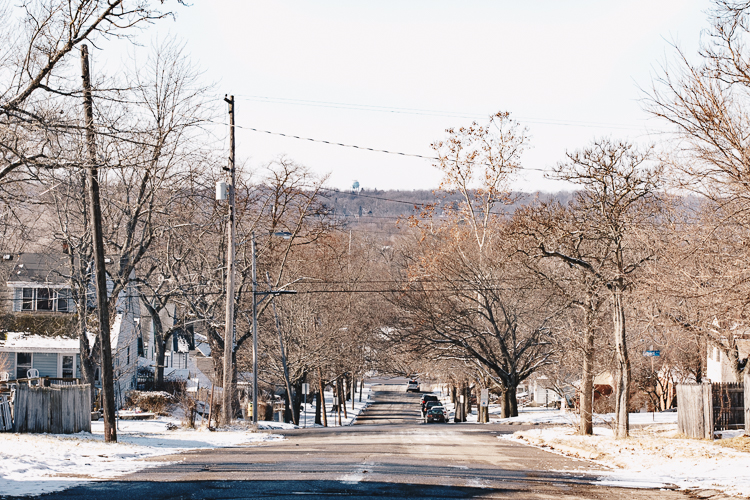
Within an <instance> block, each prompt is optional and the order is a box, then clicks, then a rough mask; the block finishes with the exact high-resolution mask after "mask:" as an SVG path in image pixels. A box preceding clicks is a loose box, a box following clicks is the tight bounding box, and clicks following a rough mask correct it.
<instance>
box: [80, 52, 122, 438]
mask: <svg viewBox="0 0 750 500" xmlns="http://www.w3.org/2000/svg"><path fill="white" fill-rule="evenodd" d="M81 77H82V79H83V110H84V116H85V120H86V121H85V127H86V149H87V152H88V156H89V168H88V169H87V180H88V190H89V208H90V210H91V232H92V234H91V239H92V240H93V244H94V269H95V273H96V301H97V302H96V303H97V307H96V312H97V314H98V319H99V342H100V344H99V345H100V346H101V374H102V409H103V410H104V441H106V442H108V443H116V442H117V426H116V422H115V418H116V415H115V390H114V389H115V385H114V377H113V373H112V371H113V369H114V368H113V366H112V345H111V342H110V338H109V335H110V326H109V301H108V300H107V270H106V269H105V267H104V237H103V235H102V206H101V202H100V199H99V169H98V168H97V161H96V136H95V135H94V111H93V104H92V100H91V77H90V75H89V49H88V47H87V46H86V45H83V46H81Z"/></svg>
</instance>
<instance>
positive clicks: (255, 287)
mask: <svg viewBox="0 0 750 500" xmlns="http://www.w3.org/2000/svg"><path fill="white" fill-rule="evenodd" d="M250 236H251V239H252V240H251V244H250V250H251V251H252V254H253V423H254V424H257V423H258V275H257V272H258V265H257V262H256V260H257V257H256V256H255V231H253V232H252V233H251V234H250Z"/></svg>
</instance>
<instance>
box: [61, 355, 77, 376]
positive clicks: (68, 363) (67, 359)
mask: <svg viewBox="0 0 750 500" xmlns="http://www.w3.org/2000/svg"><path fill="white" fill-rule="evenodd" d="M74 369H75V366H74V362H73V356H63V357H62V376H63V378H73V377H74V375H73V372H74V371H75V370H74Z"/></svg>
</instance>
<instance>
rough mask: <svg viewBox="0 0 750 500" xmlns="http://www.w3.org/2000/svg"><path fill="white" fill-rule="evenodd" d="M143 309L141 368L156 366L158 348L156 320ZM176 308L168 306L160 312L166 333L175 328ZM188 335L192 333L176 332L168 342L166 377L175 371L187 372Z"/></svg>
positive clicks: (165, 361)
mask: <svg viewBox="0 0 750 500" xmlns="http://www.w3.org/2000/svg"><path fill="white" fill-rule="evenodd" d="M140 308H141V323H140V324H141V337H142V339H143V349H142V350H141V351H140V352H141V358H140V360H139V363H140V365H141V366H149V367H153V366H156V348H155V344H154V320H153V318H152V317H151V316H150V315H149V313H148V310H147V309H146V307H145V306H143V304H140ZM175 314H176V307H175V305H174V304H172V303H170V304H167V307H165V308H164V309H162V310H161V311H160V312H159V319H160V321H161V324H162V327H163V328H164V330H165V331H168V330H169V329H171V328H173V327H174V324H175ZM187 334H192V331H190V332H175V334H173V335H172V336H171V338H170V340H169V341H168V342H167V349H166V352H165V353H164V376H165V377H168V376H169V374H170V373H172V372H174V371H175V370H187V369H188V368H189V367H188V358H189V353H190V344H189V342H188V339H187V338H186V337H187Z"/></svg>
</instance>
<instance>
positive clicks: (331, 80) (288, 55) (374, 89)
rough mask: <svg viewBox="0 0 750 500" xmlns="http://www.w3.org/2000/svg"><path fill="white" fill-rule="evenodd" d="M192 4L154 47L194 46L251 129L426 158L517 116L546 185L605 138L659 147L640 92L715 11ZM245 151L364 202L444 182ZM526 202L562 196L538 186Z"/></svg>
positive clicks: (524, 180) (538, 179)
mask: <svg viewBox="0 0 750 500" xmlns="http://www.w3.org/2000/svg"><path fill="white" fill-rule="evenodd" d="M193 3H194V5H193V6H192V7H189V8H178V9H177V13H178V15H177V19H176V21H175V22H171V21H167V22H162V23H158V24H157V25H156V26H154V28H153V29H150V30H148V32H147V33H144V36H147V37H149V38H153V37H154V36H156V35H157V33H158V36H163V35H166V34H167V33H168V32H169V33H172V34H174V35H177V36H178V37H180V38H183V39H184V40H185V42H186V44H187V51H188V52H189V53H190V54H191V55H192V57H193V59H194V61H195V64H197V65H199V66H200V67H202V68H203V69H204V70H205V76H206V79H207V80H212V81H216V82H217V83H218V85H217V87H216V88H217V93H218V94H219V95H220V96H223V94H224V93H227V94H234V95H235V96H236V98H237V108H236V109H237V115H236V116H237V124H238V125H240V126H247V127H254V128H259V129H264V130H270V131H275V132H282V133H287V134H294V135H299V136H304V137H312V138H316V139H322V140H328V141H335V142H343V143H348V144H356V145H360V146H366V147H372V148H379V149H388V150H393V151H400V152H405V153H416V154H422V155H431V154H432V152H431V150H430V147H429V145H430V143H431V142H432V141H434V140H436V139H440V138H442V137H444V135H445V134H444V129H446V128H448V127H452V126H460V125H463V124H468V123H470V122H471V119H472V117H476V118H478V119H480V121H481V120H482V119H483V118H482V117H484V116H487V115H489V114H491V113H493V112H496V111H501V110H502V111H509V112H511V113H512V114H513V116H514V117H516V118H517V119H519V120H520V121H521V122H522V123H525V124H527V125H528V127H529V129H530V132H531V136H532V141H531V150H530V151H529V152H527V153H526V154H525V156H524V164H525V165H526V166H527V167H531V168H537V169H544V168H549V167H550V166H552V165H554V164H555V163H556V162H557V161H559V160H561V159H562V157H563V154H564V151H565V150H566V149H575V148H579V147H582V146H585V145H586V144H587V143H588V142H589V141H590V140H591V139H592V138H593V137H595V136H602V135H611V136H613V137H617V138H619V137H624V138H630V139H632V140H635V141H643V142H653V141H657V140H659V136H658V135H654V134H653V131H655V130H658V129H660V128H663V124H660V123H658V122H655V121H653V120H650V119H649V118H648V116H647V115H646V114H645V113H644V112H643V110H642V106H641V104H640V103H639V102H638V100H639V99H640V98H641V97H642V94H641V93H640V91H639V89H638V86H639V85H640V86H642V87H647V86H648V85H649V84H650V81H651V74H652V73H653V72H654V71H656V70H657V69H658V67H659V65H660V64H662V63H663V62H664V61H665V60H671V59H673V55H674V51H673V50H672V49H671V47H670V46H669V42H671V41H676V42H678V43H679V44H680V45H681V46H682V47H683V48H684V49H685V50H686V51H687V52H688V53H695V51H696V47H697V43H698V39H699V35H700V32H701V30H702V29H705V28H706V27H708V21H707V18H706V11H707V9H708V8H709V7H710V6H711V2H710V1H708V0H659V1H654V0H622V1H618V2H613V1H604V0H588V1H584V0H579V1H575V0H570V1H561V0H554V1H553V0H541V1H534V2H522V1H513V2H511V1H463V2H457V1H454V2H448V1H435V0H422V1H408V2H407V1H403V0H400V1H389V0H379V1H377V2H375V1H371V2H362V1H352V0H346V1H344V0H341V1H323V0H318V1H315V2H309V1H283V2H282V1H274V2H269V1H257V0H211V1H199V0H196V1H195V2H193ZM217 97H218V96H217ZM289 101H295V102H289ZM324 103H338V104H324ZM217 105H220V104H218V101H217ZM349 105H355V106H349ZM352 108H353V109H352ZM376 108H377V109H378V111H375V110H374V109H376ZM401 108H409V109H417V110H426V111H428V112H426V113H425V112H414V113H411V112H409V113H407V112H403V110H402V109H401ZM649 130H651V131H652V133H651V135H649V133H648V131H649ZM237 137H238V149H237V151H238V155H239V156H240V157H241V158H245V159H247V161H249V162H250V164H251V165H259V164H261V163H263V162H266V161H269V160H271V159H273V158H274V157H276V156H278V155H281V154H286V155H287V156H288V157H290V158H292V159H294V160H296V161H298V162H300V163H303V164H305V165H308V166H309V167H311V168H312V169H314V170H315V171H316V172H319V173H321V174H323V173H330V174H331V177H330V181H329V185H331V186H333V187H339V188H346V187H348V186H350V185H351V183H352V181H353V180H354V179H357V180H359V182H360V184H361V185H362V186H363V187H365V188H368V189H371V188H379V189H384V188H401V189H415V188H435V187H437V185H438V183H439V181H440V174H439V172H438V171H437V170H436V169H435V168H433V167H432V166H431V164H430V162H429V161H427V160H421V159H415V158H402V157H397V156H391V155H386V154H381V153H374V152H364V151H357V150H351V149H345V148H341V147H335V146H328V145H324V144H315V143H310V142H307V141H299V140H294V139H287V138H282V137H274V136H270V135H266V134H259V133H255V132H250V131H243V130H239V131H238V136H237ZM515 187H517V188H519V189H526V190H529V189H543V190H556V189H558V188H559V187H561V186H560V185H559V184H555V183H552V182H549V181H544V180H543V179H542V174H541V173H538V172H534V171H529V172H527V173H525V174H524V175H523V176H521V178H520V179H519V180H518V181H517V182H516V183H515Z"/></svg>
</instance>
